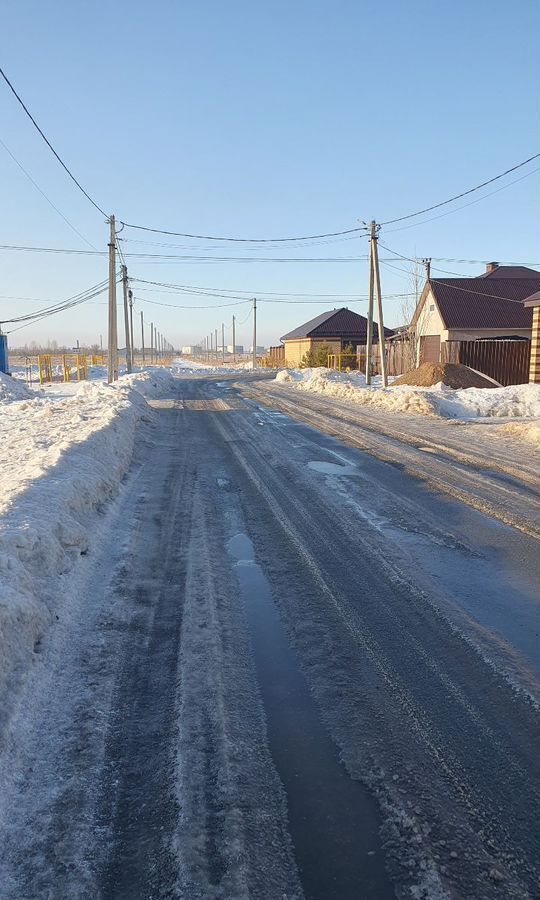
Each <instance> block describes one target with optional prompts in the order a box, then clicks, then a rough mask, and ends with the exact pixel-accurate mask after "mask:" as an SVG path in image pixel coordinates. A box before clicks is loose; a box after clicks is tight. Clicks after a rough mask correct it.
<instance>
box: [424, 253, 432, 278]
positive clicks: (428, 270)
mask: <svg viewBox="0 0 540 900" xmlns="http://www.w3.org/2000/svg"><path fill="white" fill-rule="evenodd" d="M422 262H423V263H424V265H425V267H426V281H429V279H430V278H431V257H430V258H429V259H423V260H422Z"/></svg>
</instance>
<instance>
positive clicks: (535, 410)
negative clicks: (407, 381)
mask: <svg viewBox="0 0 540 900" xmlns="http://www.w3.org/2000/svg"><path fill="white" fill-rule="evenodd" d="M276 381H279V382H281V383H285V384H288V385H290V386H291V387H293V388H296V389H297V390H302V391H310V392H312V393H316V394H325V395H327V396H329V397H336V398H338V399H341V400H348V401H351V402H353V403H360V404H363V405H367V406H376V407H379V408H383V409H388V410H391V411H395V412H408V413H420V414H423V415H428V416H442V417H446V418H455V419H456V418H457V419H482V418H485V419H492V418H500V419H505V418H507V419H525V420H527V419H538V418H540V385H534V384H518V385H509V386H508V387H501V388H464V389H461V390H453V389H452V388H449V387H447V386H446V385H443V384H438V385H434V386H432V387H429V388H425V387H411V386H410V385H399V386H397V385H396V386H395V387H393V386H392V385H391V384H390V386H389V387H387V388H383V387H382V386H381V383H380V378H376V379H374V383H373V384H372V385H369V386H368V385H366V380H365V376H364V375H363V374H362V373H360V372H350V373H345V372H337V371H335V370H333V369H325V368H317V369H293V370H290V369H283V370H282V371H281V372H278V374H277V375H276ZM539 428H540V426H539V425H538V424H537V425H534V424H532V425H531V427H530V428H529V427H526V428H522V429H521V430H520V429H515V430H514V433H515V434H516V435H521V436H524V437H526V438H527V439H528V440H533V441H535V440H537V438H538V430H539Z"/></svg>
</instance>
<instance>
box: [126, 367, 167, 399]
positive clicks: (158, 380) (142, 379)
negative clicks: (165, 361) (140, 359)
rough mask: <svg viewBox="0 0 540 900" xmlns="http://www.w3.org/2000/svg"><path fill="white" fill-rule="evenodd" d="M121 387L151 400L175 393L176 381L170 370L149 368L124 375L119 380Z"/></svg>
mask: <svg viewBox="0 0 540 900" xmlns="http://www.w3.org/2000/svg"><path fill="white" fill-rule="evenodd" d="M118 385H119V386H120V387H131V388H133V389H134V390H136V391H138V393H139V394H142V395H143V397H146V399H148V400H151V399H155V398H157V397H163V396H165V395H166V394H167V393H174V391H175V385H176V380H175V378H174V375H173V374H172V372H171V370H170V369H164V368H161V367H160V368H148V369H143V370H141V371H140V372H134V373H133V374H132V375H122V376H121V377H120V378H119V379H118Z"/></svg>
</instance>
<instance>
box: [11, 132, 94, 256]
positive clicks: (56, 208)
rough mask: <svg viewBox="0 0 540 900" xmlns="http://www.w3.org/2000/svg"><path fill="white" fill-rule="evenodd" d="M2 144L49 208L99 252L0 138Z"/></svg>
mask: <svg viewBox="0 0 540 900" xmlns="http://www.w3.org/2000/svg"><path fill="white" fill-rule="evenodd" d="M0 144H2V147H3V148H4V150H5V151H6V153H8V154H9V156H11V159H12V160H13V162H14V163H15V164H16V165H17V166H18V167H19V169H20V170H21V172H22V173H23V174H24V175H26V177H27V178H28V180H29V181H30V182H31V183H32V184H33V185H34V187H35V188H36V190H37V191H39V193H40V194H41V196H42V197H44V198H45V200H46V201H47V203H48V204H49V206H51V207H52V208H53V209H54V211H55V212H56V213H58V215H59V216H60V218H61V219H63V220H64V222H65V223H66V225H69V227H70V228H71V230H72V231H74V232H75V234H77V235H78V236H79V237H80V238H81V240H83V241H84V243H85V244H88V246H89V247H92V249H93V250H97V247H94V245H93V244H91V243H90V241H88V240H87V239H86V238H85V236H84V234H81V232H80V231H79V229H78V228H75V225H74V224H73V222H70V221H69V219H68V218H67V217H66V216H65V215H64V213H63V212H61V210H59V209H58V207H57V206H55V204H54V203H53V202H52V200H51V199H50V197H47V194H46V193H45V191H43V190H42V189H41V188H40V186H39V184H38V183H37V181H34V179H33V178H32V176H31V175H30V172H28V171H27V170H26V169H25V168H24V166H23V164H22V163H21V162H19V160H18V159H17V157H16V156H15V155H14V154H13V153H12V152H11V150H10V149H9V147H7V146H6V144H4V141H3V140H2V138H0Z"/></svg>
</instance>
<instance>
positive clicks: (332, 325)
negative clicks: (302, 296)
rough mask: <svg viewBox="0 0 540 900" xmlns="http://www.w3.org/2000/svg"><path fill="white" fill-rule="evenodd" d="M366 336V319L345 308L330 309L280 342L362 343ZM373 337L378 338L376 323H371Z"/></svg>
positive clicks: (387, 334)
mask: <svg viewBox="0 0 540 900" xmlns="http://www.w3.org/2000/svg"><path fill="white" fill-rule="evenodd" d="M384 333H385V336H386V337H390V335H392V334H393V333H394V332H393V330H392V329H391V328H385V329H384ZM366 336H367V319H366V318H365V316H361V315H359V314H358V313H355V312H353V311H352V310H351V309H347V308H346V307H345V306H344V307H342V308H341V309H331V310H330V311H329V312H325V313H321V314H320V315H318V316H315V318H314V319H310V320H309V322H305V323H304V324H303V325H299V326H298V328H294V329H293V330H292V331H289V333H288V334H284V335H283V337H282V338H281V340H282V341H294V340H299V339H301V338H328V339H329V340H330V339H334V340H335V339H336V338H338V339H339V338H341V339H342V340H352V341H358V342H362V341H364V342H365V340H366ZM373 337H374V338H377V339H378V337H379V329H378V328H377V325H376V323H373Z"/></svg>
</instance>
